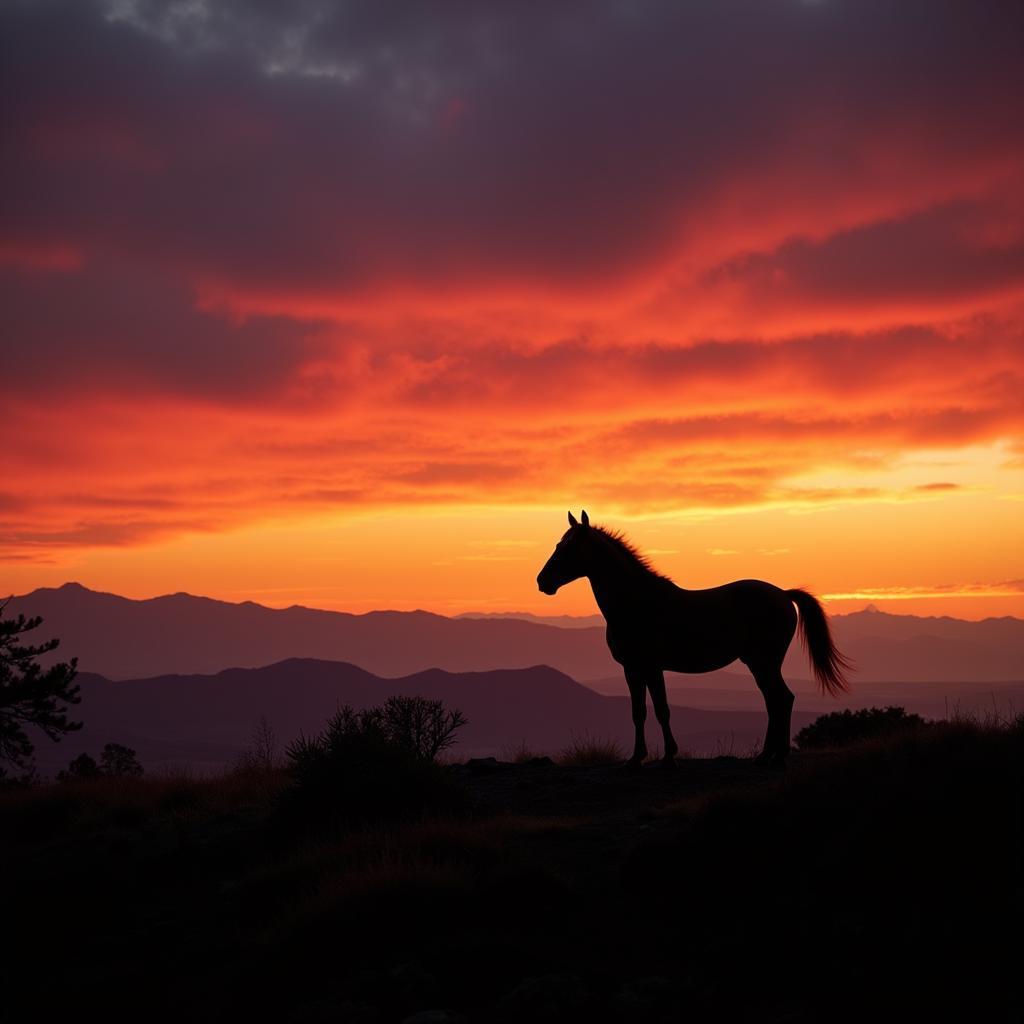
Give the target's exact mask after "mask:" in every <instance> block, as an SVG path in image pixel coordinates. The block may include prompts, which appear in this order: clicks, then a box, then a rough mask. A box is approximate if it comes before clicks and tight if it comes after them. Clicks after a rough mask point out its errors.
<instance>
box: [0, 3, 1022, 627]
mask: <svg viewBox="0 0 1024 1024" xmlns="http://www.w3.org/2000/svg"><path fill="white" fill-rule="evenodd" d="M414 11H415V9H413V8H410V10H409V12H407V14H406V16H405V17H403V18H400V19H394V20H392V21H391V22H388V21H387V19H384V18H381V20H380V22H379V23H378V22H377V21H376V20H375V17H374V15H372V14H368V13H365V12H364V13H363V14H361V15H356V14H354V13H352V12H351V11H349V10H348V9H347V8H343V7H341V6H339V7H337V8H336V9H334V8H331V7H325V8H323V9H322V10H319V9H318V10H317V11H314V10H313V8H309V9H308V10H307V9H306V7H304V6H303V5H296V6H295V8H294V10H289V8H288V7H287V6H285V7H283V8H282V9H281V11H279V12H277V13H273V12H266V11H265V12H262V13H261V14H254V13H252V12H251V11H250V10H249V9H248V7H247V5H244V4H235V3H230V2H227V0H224V2H222V3H219V4H213V3H211V4H208V5H178V6H175V5H173V4H172V5H169V6H168V7H167V8H166V9H162V8H161V7H160V5H155V6H154V5H149V4H146V3H134V4H133V3H128V4H125V3H104V2H100V0H97V2H96V3H94V4H84V3H70V2H67V0H55V2H52V3H24V4H21V5H18V6H17V7H11V8H9V9H6V10H5V11H4V12H3V13H2V14H0V19H2V20H0V24H3V25H4V26H5V32H4V33H3V37H4V39H5V40H6V42H5V43H4V44H3V49H4V67H5V85H6V93H7V95H8V97H9V103H8V106H9V107H10V110H11V116H10V118H9V122H10V123H9V125H8V127H7V128H6V130H5V132H6V136H7V138H6V142H7V146H6V147H5V154H6V158H5V169H4V171H3V172H0V173H2V175H3V180H4V186H5V187H4V188H3V189H2V190H0V191H2V198H0V202H2V203H3V211H4V217H3V219H2V220H0V224H2V225H3V227H2V228H0V289H2V294H3V309H4V313H5V319H6V321H7V330H6V332H5V340H4V342H3V362H4V367H5V373H4V381H5V386H4V387H3V389H2V391H0V404H2V409H3V418H2V420H0V422H2V423H3V424H4V429H5V442H6V451H5V461H6V464H7V472H6V473H5V480H6V482H5V483H4V484H3V485H0V566H2V569H3V579H2V581H0V585H2V586H3V587H4V588H6V590H7V591H9V592H14V593H24V592H27V591H29V590H32V589H34V588H35V587H38V586H59V585H60V584H62V583H64V582H66V581H69V580H78V581H79V582H81V583H83V584H84V585H86V586H89V587H91V588H93V589H97V590H106V591H111V592H114V593H119V594H124V595H125V596H130V597H150V596H155V595H157V594H160V593H172V592H176V591H182V590H184V591H188V592H191V593H197V594H203V595H205V596H210V597H217V598H221V599H224V600H245V599H247V597H243V596H239V595H247V596H248V598H249V599H253V600H258V601H260V602H261V603H265V604H270V605H281V604H292V603H300V604H306V605H308V606H310V607H323V608H337V609H341V610H349V611H365V610H369V609H370V608H414V607H421V608H426V609H428V610H433V611H439V612H442V613H445V614H452V613H458V612H463V611H473V610H483V609H486V610H495V611H501V610H515V611H527V612H533V613H536V614H549V615H556V614H587V613H589V612H591V611H593V610H594V606H593V602H592V598H591V597H590V594H589V591H588V590H587V588H586V587H585V585H583V584H577V585H576V586H575V587H573V588H570V589H568V590H566V591H564V592H562V593H561V594H559V596H558V597H557V598H556V599H547V598H544V597H543V596H542V595H540V594H539V593H537V591H536V587H535V584H534V579H535V576H536V572H537V570H538V569H539V567H540V565H541V564H542V563H543V561H544V559H545V558H546V557H547V555H548V553H549V552H550V549H551V547H552V545H553V544H554V542H555V540H556V538H557V536H558V535H559V533H560V531H561V530H562V529H563V524H564V522H565V513H566V510H567V509H569V508H572V509H574V510H575V511H576V512H577V513H578V512H579V510H580V509H581V508H587V509H588V511H589V512H590V513H591V515H592V516H593V517H594V518H595V520H596V521H598V522H603V523H606V524H608V525H610V526H614V527H617V528H621V529H624V530H625V531H626V533H627V534H628V535H629V536H630V537H631V538H632V539H633V540H634V541H635V542H636V544H637V545H638V546H639V547H640V549H641V550H644V551H647V552H649V553H651V555H652V558H653V560H654V562H655V563H656V565H657V566H658V568H659V569H661V570H662V571H664V572H666V573H667V574H668V575H670V576H672V577H673V578H674V579H675V580H676V581H677V582H678V583H679V584H680V585H681V586H685V587H692V588H699V587H704V586H712V585H716V584H718V583H722V582H725V581H727V580H730V579H735V578H743V577H761V578H765V579H768V580H770V581H772V582H775V583H778V584H779V585H781V586H806V587H808V588H810V589H811V590H813V591H814V592H816V593H818V594H819V595H821V596H822V597H823V598H824V599H825V600H826V601H827V603H828V607H829V609H830V610H832V611H851V610H856V609H859V608H862V607H863V606H864V605H865V604H867V603H874V604H876V605H878V606H879V607H880V608H882V609H883V610H887V611H894V612H897V613H901V612H910V611H913V612H914V613H915V614H926V615H927V614H951V615H957V616H959V617H963V618H982V617H985V616H988V615H1005V614H1011V615H1017V616H1022V617H1024V583H1022V580H1024V545H1022V544H1021V542H1020V539H1019V538H1020V520H1021V509H1022V507H1024V506H1022V504H1021V502H1022V501H1024V429H1022V427H1024V379H1022V378H1024V372H1022V371H1024V360H1022V356H1024V141H1022V138H1021V134H1020V131H1019V125H1020V123H1021V116H1022V114H1024V109H1022V100H1021V99H1020V97H1022V96H1024V69H1022V68H1021V66H1020V62H1019V60H1018V59H1017V55H1016V52H1015V50H1014V47H1013V40H1014V39H1015V38H1019V30H1020V29H1021V28H1022V27H1024V26H1021V25H1020V19H1021V15H1020V14H1019V13H1017V12H1013V11H1011V10H1009V9H1004V8H1002V7H1000V8H998V11H999V12H1001V13H1000V15H999V17H996V11H995V9H993V10H988V9H987V8H986V6H985V5H984V4H981V5H977V6H976V7H975V6H973V5H972V6H970V7H968V5H958V4H955V3H937V4H935V5H932V6H931V7H930V8H929V12H928V22H927V25H924V23H923V22H922V21H921V16H920V15H919V14H918V13H915V11H913V10H911V9H909V8H907V9H905V10H894V9H891V8H888V7H886V8H885V9H884V11H883V8H882V7H876V6H874V5H871V4H852V3H843V2H838V0H837V2H834V3H828V4H817V5H808V4H806V3H800V2H797V0H777V2H772V3H762V2H758V3H745V4H740V5H739V7H738V8H737V10H736V11H734V12H733V15H736V16H730V14H729V12H728V11H724V10H723V8H722V7H721V6H720V5H716V4H712V3H708V4H695V5H687V6H686V7H685V8H683V7H681V6H680V5H674V4H658V3H644V2H637V3H635V4H618V3H616V4H609V5H608V6H607V7H603V6H600V5H597V6H594V5H581V6H578V7H577V6H574V5H572V4H569V5H567V6H566V7H565V9H564V10H562V11H561V12H560V14H559V16H558V17H555V16H554V15H552V14H550V12H549V14H548V15H547V16H545V15H544V13H543V12H541V11H533V10H530V11H527V10H525V9H516V8H510V7H509V5H502V4H493V5H492V4H487V3H484V4H480V5H477V6H474V8H473V9H472V10H471V11H468V10H464V9H462V8H461V7H456V6H452V7H448V6H446V5H441V6H439V7H438V8H436V9H435V10H434V12H433V14H432V15H431V16H427V15H425V14H417V13H415V12H414ZM737 12H738V15H737ZM172 15H173V16H172ZM883 22H884V26H883ZM926 29H927V31H926ZM866 62H870V65H871V66H872V68H873V69H874V70H873V73H872V75H871V76H865V75H864V74H863V69H864V67H865V66H866ZM982 115H983V116H982ZM274 595H278V596H277V597H275V596H274Z"/></svg>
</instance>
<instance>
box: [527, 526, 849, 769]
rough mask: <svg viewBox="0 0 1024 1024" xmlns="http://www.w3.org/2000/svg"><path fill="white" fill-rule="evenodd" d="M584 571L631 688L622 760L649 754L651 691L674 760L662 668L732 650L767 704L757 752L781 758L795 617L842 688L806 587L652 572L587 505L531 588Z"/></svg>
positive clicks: (837, 689) (825, 677)
mask: <svg viewBox="0 0 1024 1024" xmlns="http://www.w3.org/2000/svg"><path fill="white" fill-rule="evenodd" d="M583 576H586V578H587V579H588V580H589V581H590V585H591V587H592V588H593V591H594V598H595V599H596V601H597V604H598V607H599V608H600V609H601V613H602V614H603V615H604V617H605V621H606V623H607V626H608V628H607V632H606V637H607V640H608V649H609V650H610V651H611V653H612V657H613V658H614V659H615V660H616V661H617V662H618V663H619V664H620V665H622V667H623V670H624V671H625V675H626V684H627V685H628V686H629V694H630V698H631V700H632V708H633V726H634V728H635V730H636V740H635V743H634V746H633V756H632V757H631V758H630V759H629V760H628V761H627V762H626V763H627V764H628V765H630V766H632V767H638V766H639V765H640V764H641V763H642V762H643V760H644V758H645V757H646V756H647V744H646V742H645V740H644V722H645V721H646V719H647V692H650V695H651V703H652V704H653V705H654V714H655V716H656V718H657V719H658V723H659V725H660V726H661V729H662V732H663V733H664V737H665V753H664V756H663V758H662V764H663V765H665V766H666V767H671V766H674V765H675V755H676V754H677V753H678V751H679V747H678V745H677V744H676V741H675V737H673V735H672V730H671V728H670V727H669V708H668V699H667V698H666V696H665V671H666V670H668V671H670V672H712V671H714V670H715V669H719V668H723V667H724V666H726V665H728V664H729V663H730V662H732V661H735V660H736V659H737V658H738V659H739V660H740V661H742V662H743V664H744V665H746V666H747V668H749V669H750V671H751V673H752V675H753V676H754V681H755V682H756V683H757V686H758V689H759V690H760V691H761V694H762V695H763V697H764V703H765V707H766V708H767V710H768V732H767V734H766V736H765V741H764V748H763V750H762V751H761V753H760V755H759V756H758V757H757V759H756V760H757V762H758V763H760V764H765V765H771V766H779V767H781V766H782V765H784V764H785V762H786V756H787V754H788V753H789V734H790V722H791V719H792V712H793V700H794V698H793V693H792V691H791V690H790V689H789V687H788V686H787V685H786V681H785V680H784V679H783V678H782V660H783V658H784V657H785V656H786V651H787V649H788V648H789V645H790V642H791V641H792V639H793V635H794V633H795V632H796V628H797V623H798V621H799V625H800V630H801V634H802V639H803V641H804V645H805V647H806V648H807V651H808V653H809V655H810V659H811V667H812V668H813V670H814V677H815V679H816V680H817V682H818V685H819V686H820V687H821V691H822V693H830V694H832V695H833V696H838V695H839V694H840V693H842V692H844V691H846V690H847V689H848V685H847V682H846V678H845V675H844V672H845V671H849V669H850V667H851V666H850V663H849V662H848V661H847V660H846V658H844V657H843V655H842V654H840V653H839V651H837V650H836V646H835V644H834V643H833V642H832V636H831V634H830V632H829V628H828V619H827V618H826V616H825V611H824V609H823V608H822V607H821V605H820V604H819V603H818V600H817V599H816V598H815V597H814V596H813V595H812V594H809V593H808V592H807V591H806V590H782V589H780V588H779V587H776V586H774V585H773V584H771V583H765V582H764V581H763V580H737V581H736V582H734V583H726V584H725V585H724V586H721V587H712V588H711V589H709V590H684V589H683V588H682V587H678V586H676V584H675V583H673V582H672V580H670V579H669V578H668V577H667V576H662V575H661V574H660V573H657V572H655V571H654V570H653V569H652V568H651V567H650V565H649V564H648V562H647V560H646V559H645V558H644V557H643V556H642V555H640V554H639V553H638V552H637V551H636V549H635V548H634V547H633V546H632V545H631V544H630V543H629V542H628V541H626V540H625V539H624V538H623V537H622V535H621V534H618V533H613V532H611V531H609V530H606V529H604V528H603V527H600V526H591V525H590V518H589V517H588V516H587V513H586V512H584V513H583V519H582V522H577V521H576V518H575V516H573V514H572V513H571V512H570V513H569V529H568V530H566V532H565V533H564V534H563V536H562V539H561V540H560V541H559V542H558V544H557V545H556V546H555V550H554V551H553V552H552V554H551V557H550V558H549V559H548V560H547V562H545V564H544V568H543V569H541V571H540V573H539V575H538V576H537V586H538V587H539V588H540V590H541V592H542V593H544V594H549V595H550V594H555V593H556V592H557V591H558V588H559V587H561V586H564V585H565V584H566V583H571V582H572V581H573V580H578V579H580V578H581V577H583ZM794 605H795V606H796V608H797V609H799V611H800V616H799V620H798V619H797V613H796V610H795V609H794Z"/></svg>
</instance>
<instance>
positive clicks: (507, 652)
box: [8, 584, 1024, 691]
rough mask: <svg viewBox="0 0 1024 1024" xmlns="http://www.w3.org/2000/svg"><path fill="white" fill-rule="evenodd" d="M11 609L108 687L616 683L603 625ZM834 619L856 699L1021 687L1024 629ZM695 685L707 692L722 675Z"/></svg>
mask: <svg viewBox="0 0 1024 1024" xmlns="http://www.w3.org/2000/svg"><path fill="white" fill-rule="evenodd" d="M8 610H9V612H12V613H17V612H24V613H25V614H26V615H42V616H43V618H44V619H45V623H44V626H43V630H44V631H45V633H46V634H47V636H57V637H60V638H61V649H60V651H59V652H58V653H59V654H60V655H61V656H63V657H70V656H71V655H78V657H79V663H80V667H81V668H82V669H83V670H86V671H92V672H98V673H99V674H101V675H105V676H107V677H109V678H114V679H126V678H133V677H134V678H138V677H142V676H154V675H162V674H165V673H170V672H182V673H192V672H217V671H219V670H221V669H225V668H232V667H236V666H240V667H245V668H251V667H256V666H260V665H268V664H271V663H273V662H277V661H282V660H284V659H286V658H292V657H303V658H323V659H328V660H334V661H348V662H351V663H353V664H356V665H359V666H361V667H362V668H365V669H367V670H368V671H370V672H374V673H377V674H378V675H385V676H399V675H406V674H408V673H411V672H418V671H422V670H424V669H428V668H443V669H446V670H448V671H450V672H468V671H483V670H488V669H496V668H527V667H529V666H530V665H538V664H544V665H551V666H553V667H554V668H557V669H559V670H560V671H562V672H565V673H567V674H568V675H570V676H572V677H573V678H574V679H579V680H583V681H586V680H592V679H602V678H609V677H612V676H615V677H618V676H619V675H620V669H619V667H618V665H616V664H615V662H614V661H613V660H612V658H611V656H610V655H609V654H608V650H607V647H606V645H605V639H604V629H603V628H600V627H590V628H587V627H584V628H571V629H564V628H559V627H558V626H554V625H549V624H546V623H543V624H542V623H539V622H527V621H523V620H520V619H516V618H465V617H460V618H447V617H445V616H443V615H434V614H432V613H430V612H422V611H417V612H387V611H382V612H369V613H367V614H365V615H350V614H347V613H344V612H327V611H316V610H314V609H310V608H300V607H293V608H285V609H271V608H264V607H262V606H260V605H257V604H253V603H251V602H246V603H244V604H229V603H226V602H223V601H213V600H210V599H209V598H203V597H192V596H190V595H188V594H173V595H169V596H167V597H158V598H153V599H151V600H146V601H132V600H128V599H126V598H122V597H117V596H115V595H113V594H99V593H96V592H94V591H91V590H87V589H86V588H84V587H81V586H79V585H78V584H65V585H64V586H63V587H60V588H58V589H41V590H36V591H33V592H32V593H31V594H27V595H25V596H23V597H18V598H15V600H14V601H12V602H11V604H10V606H9V609H8ZM549 621H557V620H549ZM832 622H833V629H834V632H835V636H836V638H837V641H838V644H839V646H840V648H841V649H842V650H843V651H844V653H846V654H847V655H849V656H850V657H851V658H852V659H853V661H854V663H855V665H856V672H855V673H854V675H853V683H854V690H855V691H856V687H857V686H858V685H861V684H864V683H868V682H887V683H894V682H895V683H899V682H914V681H917V682H935V681H955V682H967V683H973V682H979V683H991V682H997V681H1021V680H1022V679H1024V621H1022V620H1020V619H1014V618H999V619H985V620H983V621H981V622H965V621H963V620H960V619H951V618H945V617H942V618H921V617H918V616H913V615H889V614H887V613H883V612H877V611H863V612H856V613H854V614H852V615H838V616H835V617H834V618H833V620H832ZM739 668H740V667H739V666H737V669H739ZM786 672H787V675H788V677H789V678H791V679H792V680H794V681H799V680H801V679H806V678H807V676H808V666H807V660H806V657H805V655H804V652H803V650H802V649H801V647H800V644H799V643H794V644H793V646H792V647H791V649H790V653H789V656H788V658H787V661H786ZM691 681H692V682H693V683H694V684H695V685H705V686H706V685H708V684H709V683H712V681H714V683H713V685H717V684H718V682H727V681H728V676H726V677H724V678H721V677H719V678H716V677H715V676H711V675H709V676H703V677H691ZM670 685H671V684H670ZM744 685H745V684H744ZM797 688H798V689H799V688H800V687H799V684H798V686H797Z"/></svg>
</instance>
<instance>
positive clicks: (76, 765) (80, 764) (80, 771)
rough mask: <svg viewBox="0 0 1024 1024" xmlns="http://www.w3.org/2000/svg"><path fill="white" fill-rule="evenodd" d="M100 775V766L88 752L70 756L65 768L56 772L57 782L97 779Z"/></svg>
mask: <svg viewBox="0 0 1024 1024" xmlns="http://www.w3.org/2000/svg"><path fill="white" fill-rule="evenodd" d="M99 777H100V766H99V765H98V764H97V763H96V759H95V758H94V757H90V756H89V755H88V754H79V755H78V757H75V758H72V760H71V763H70V764H69V765H68V766H67V768H66V769H65V770H64V771H62V772H58V773H57V781H58V782H80V781H82V780H84V779H98V778H99Z"/></svg>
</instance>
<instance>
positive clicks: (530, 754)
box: [499, 740, 545, 764]
mask: <svg viewBox="0 0 1024 1024" xmlns="http://www.w3.org/2000/svg"><path fill="white" fill-rule="evenodd" d="M544 756H545V755H544V754H541V753H539V752H538V751H536V750H534V749H533V747H531V746H530V745H529V744H528V743H527V742H526V740H520V741H519V742H518V743H514V744H512V745H511V746H508V747H504V748H503V749H502V751H501V757H500V758H499V760H501V761H511V762H512V764H527V763H528V762H530V761H534V760H536V759H537V758H539V757H544Z"/></svg>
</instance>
